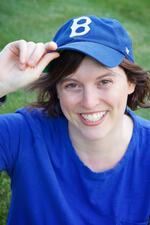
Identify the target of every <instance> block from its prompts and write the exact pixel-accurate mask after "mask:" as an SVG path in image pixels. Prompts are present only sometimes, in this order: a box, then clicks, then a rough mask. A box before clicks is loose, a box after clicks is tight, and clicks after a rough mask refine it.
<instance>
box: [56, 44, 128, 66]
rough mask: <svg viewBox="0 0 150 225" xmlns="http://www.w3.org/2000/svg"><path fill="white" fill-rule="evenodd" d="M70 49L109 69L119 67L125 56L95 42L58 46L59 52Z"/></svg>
mask: <svg viewBox="0 0 150 225" xmlns="http://www.w3.org/2000/svg"><path fill="white" fill-rule="evenodd" d="M65 49H68V50H69V49H70V50H74V51H79V52H82V53H84V54H86V55H88V56H90V57H92V58H94V59H95V60H97V61H98V62H100V63H102V64H103V65H105V66H107V67H111V68H112V67H115V66H118V65H119V64H120V63H121V62H122V61H123V59H124V58H125V56H124V55H123V54H121V53H120V52H118V51H116V50H114V49H112V48H109V47H107V46H104V45H101V44H98V43H93V42H73V43H69V44H66V45H62V46H58V49H57V50H58V51H62V50H65Z"/></svg>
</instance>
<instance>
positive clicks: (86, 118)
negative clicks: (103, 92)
mask: <svg viewBox="0 0 150 225" xmlns="http://www.w3.org/2000/svg"><path fill="white" fill-rule="evenodd" d="M106 113H107V111H101V112H96V113H87V114H86V113H81V114H80V118H81V120H82V122H83V123H84V124H85V125H98V124H100V123H101V121H102V120H103V118H104V117H105V115H106Z"/></svg>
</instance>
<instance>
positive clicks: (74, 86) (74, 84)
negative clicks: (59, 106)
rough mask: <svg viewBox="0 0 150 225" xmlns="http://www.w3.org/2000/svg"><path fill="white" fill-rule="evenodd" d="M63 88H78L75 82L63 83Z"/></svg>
mask: <svg viewBox="0 0 150 225" xmlns="http://www.w3.org/2000/svg"><path fill="white" fill-rule="evenodd" d="M65 88H66V89H76V88H79V85H78V84H76V83H69V84H66V85H65Z"/></svg>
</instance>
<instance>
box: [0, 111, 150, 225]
mask: <svg viewBox="0 0 150 225" xmlns="http://www.w3.org/2000/svg"><path fill="white" fill-rule="evenodd" d="M128 113H129V114H130V116H131V117H132V119H133V122H134V130H133V135H132V138H131V141H130V143H129V146H128V149H127V151H126V153H125V155H124V156H123V157H122V159H121V160H120V161H119V162H118V163H117V165H116V166H115V167H114V168H112V169H109V170H106V171H104V172H98V173H96V172H93V171H91V170H90V169H89V168H88V167H87V166H85V165H84V164H83V163H82V161H81V160H80V159H79V157H78V156H77V154H76V152H75V150H74V148H73V146H72V144H71V141H70V138H69V134H68V123H67V120H66V119H65V117H63V116H62V117H56V118H54V117H50V116H48V115H47V114H46V113H43V112H42V111H41V110H33V111H28V110H27V109H21V110H19V111H18V112H17V113H14V114H8V115H1V116H0V170H1V171H2V170H6V171H7V172H8V174H9V176H10V177H11V189H12V198H11V204H10V210H9V215H8V222H7V224H8V225H147V224H148V220H149V216H150V122H149V121H146V120H144V119H142V118H140V117H138V116H136V115H135V114H134V113H133V112H131V111H129V112H128Z"/></svg>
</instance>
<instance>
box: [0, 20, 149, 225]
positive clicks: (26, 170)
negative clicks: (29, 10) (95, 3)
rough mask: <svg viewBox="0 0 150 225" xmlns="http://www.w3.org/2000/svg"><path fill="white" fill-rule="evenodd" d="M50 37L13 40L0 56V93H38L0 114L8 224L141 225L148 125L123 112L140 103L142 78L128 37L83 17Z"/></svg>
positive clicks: (115, 26) (116, 27) (112, 23)
mask: <svg viewBox="0 0 150 225" xmlns="http://www.w3.org/2000/svg"><path fill="white" fill-rule="evenodd" d="M53 41H54V42H51V43H47V44H45V45H44V44H41V43H40V44H35V43H32V42H29V43H27V42H25V41H17V42H14V43H11V44H9V45H8V46H6V48H5V49H4V50H3V51H2V53H1V56H0V57H1V60H0V63H1V65H0V67H1V68H2V70H1V82H0V83H1V96H4V95H6V94H8V93H10V92H12V91H14V90H17V89H18V88H21V87H24V86H27V85H29V84H30V88H31V89H38V90H39V97H38V101H37V102H36V103H33V104H32V107H31V106H30V107H29V108H24V109H20V110H18V111H17V112H16V113H14V114H8V115H2V116H1V118H0V123H1V125H0V126H1V129H0V136H1V138H0V169H1V170H6V171H7V172H8V174H9V175H10V177H11V181H12V183H11V187H12V199H11V206H10V212H9V216H8V224H9V225H10V224H17V225H23V224H32V225H36V224H39V225H42V224H57V225H58V224H61V225H63V224H64V225H67V224H68V225H77V224H78V225H80V224H81V225H83V224H86V225H88V224H89V225H97V224H102V225H103V224H104V225H105V224H106V225H108V224H109V225H121V224H122V225H129V224H130V225H131V224H132V225H138V224H139V225H146V224H148V221H149V216H150V172H149V168H150V163H149V157H150V147H149V146H150V140H149V136H150V122H149V121H146V120H144V119H142V118H140V117H138V116H136V115H135V114H134V113H133V111H131V110H130V109H132V110H135V109H136V108H137V107H138V106H141V107H148V104H147V103H146V100H149V96H150V80H149V77H148V73H147V72H145V71H144V70H142V69H141V68H140V67H139V66H138V65H136V64H135V63H134V57H133V52H132V43H131V39H130V37H129V35H128V34H127V32H126V31H125V29H124V28H123V27H122V25H121V24H120V23H119V22H118V21H116V20H114V19H106V18H98V17H95V16H83V17H78V18H74V19H71V20H69V21H67V22H66V23H65V24H64V25H63V26H62V27H61V28H60V29H59V31H58V32H57V34H56V35H55V37H54V39H53ZM56 43H57V45H58V48H57V46H56ZM48 64H49V65H48ZM6 65H7V67H6ZM47 65H48V66H47ZM46 66H47V67H46ZM45 67H46V71H47V73H43V74H42V71H43V69H44V68H45ZM4 68H7V69H6V70H5V69H4ZM41 74H42V75H41ZM40 75H41V76H40ZM129 108H130V109H129Z"/></svg>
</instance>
